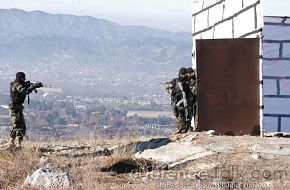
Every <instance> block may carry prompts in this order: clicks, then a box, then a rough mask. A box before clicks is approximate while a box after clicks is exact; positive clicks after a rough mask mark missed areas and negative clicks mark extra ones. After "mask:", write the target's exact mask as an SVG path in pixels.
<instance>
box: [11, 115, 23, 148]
mask: <svg viewBox="0 0 290 190" xmlns="http://www.w3.org/2000/svg"><path fill="white" fill-rule="evenodd" d="M12 117H13V116H12ZM12 122H14V123H13V129H12V131H11V135H10V136H11V138H13V139H15V138H16V139H17V146H19V147H20V146H21V143H22V141H23V137H24V135H25V133H26V124H25V120H24V116H23V113H22V112H21V113H18V114H17V115H16V116H14V117H13V121H12Z"/></svg>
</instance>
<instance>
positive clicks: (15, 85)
mask: <svg viewBox="0 0 290 190" xmlns="http://www.w3.org/2000/svg"><path fill="white" fill-rule="evenodd" d="M26 94H27V87H26V86H25V83H24V82H21V81H19V80H15V81H13V82H12V83H10V98H11V101H10V104H9V108H10V110H9V116H10V119H11V122H12V130H11V133H10V138H11V139H13V140H14V139H15V138H18V139H19V141H22V140H23V137H24V135H25V133H26V124H25V119H24V116H23V109H24V107H23V105H22V104H23V103H24V101H25V98H26Z"/></svg>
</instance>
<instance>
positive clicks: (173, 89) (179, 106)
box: [166, 67, 193, 134]
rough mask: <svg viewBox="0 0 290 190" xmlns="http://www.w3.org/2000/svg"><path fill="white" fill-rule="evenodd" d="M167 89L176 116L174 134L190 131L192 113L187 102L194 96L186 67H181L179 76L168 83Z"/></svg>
mask: <svg viewBox="0 0 290 190" xmlns="http://www.w3.org/2000/svg"><path fill="white" fill-rule="evenodd" d="M166 91H167V93H168V94H170V95H171V105H172V108H173V112H174V115H175V117H176V123H175V127H176V129H175V132H174V134H180V133H186V132H188V130H189V126H190V121H191V114H190V113H189V110H188V104H187V102H190V101H192V100H191V99H192V97H193V96H192V93H191V92H190V88H189V83H188V81H187V74H186V68H184V67H182V68H180V70H179V74H178V78H175V79H173V80H172V81H170V82H168V83H167V87H166Z"/></svg>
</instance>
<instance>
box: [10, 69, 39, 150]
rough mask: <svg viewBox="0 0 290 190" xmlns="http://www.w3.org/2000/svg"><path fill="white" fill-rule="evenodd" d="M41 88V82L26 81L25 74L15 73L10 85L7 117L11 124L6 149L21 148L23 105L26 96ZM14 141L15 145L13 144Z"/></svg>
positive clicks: (23, 130) (24, 128)
mask: <svg viewBox="0 0 290 190" xmlns="http://www.w3.org/2000/svg"><path fill="white" fill-rule="evenodd" d="M41 87H43V84H42V83H41V82H35V83H33V82H30V81H26V78H25V73H23V72H17V73H16V79H15V80H14V81H13V82H11V83H10V103H9V116H10V120H11V122H12V130H11V133H10V140H9V143H8V148H14V147H16V148H21V143H22V141H23V137H24V135H25V133H26V124H25V119H24V116H23V109H24V106H23V103H24V101H25V98H26V95H27V96H28V104H29V94H30V93H31V92H33V91H34V92H37V88H41ZM15 140H16V144H15Z"/></svg>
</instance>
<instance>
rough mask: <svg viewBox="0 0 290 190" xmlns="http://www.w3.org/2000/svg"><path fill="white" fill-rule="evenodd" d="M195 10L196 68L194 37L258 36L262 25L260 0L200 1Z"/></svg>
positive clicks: (193, 28)
mask: <svg viewBox="0 0 290 190" xmlns="http://www.w3.org/2000/svg"><path fill="white" fill-rule="evenodd" d="M192 10H193V12H192V32H193V50H192V54H193V58H192V61H193V67H194V68H195V67H196V62H195V39H216V38H240V37H247V38H256V37H257V35H258V36H260V32H259V31H258V30H259V29H261V28H262V27H263V15H262V6H261V3H260V0H198V1H194V2H193V7H192ZM255 31H257V32H255Z"/></svg>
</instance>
